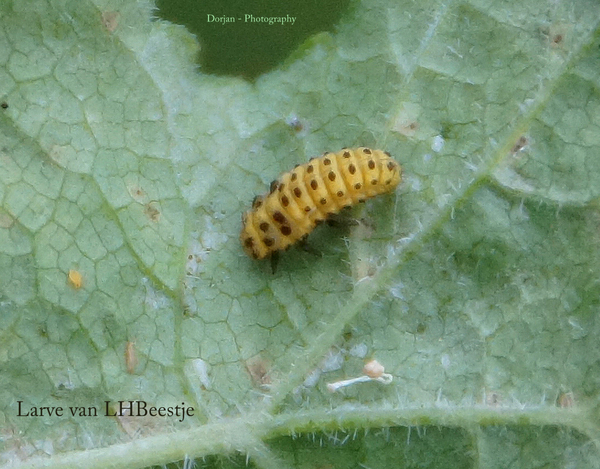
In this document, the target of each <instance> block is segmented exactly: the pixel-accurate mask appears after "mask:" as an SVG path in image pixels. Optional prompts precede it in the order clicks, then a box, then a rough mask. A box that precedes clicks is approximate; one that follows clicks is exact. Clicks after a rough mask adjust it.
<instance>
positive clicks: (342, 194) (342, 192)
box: [336, 191, 344, 197]
mask: <svg viewBox="0 0 600 469" xmlns="http://www.w3.org/2000/svg"><path fill="white" fill-rule="evenodd" d="M336 195H337V196H338V197H344V191H337V194H336Z"/></svg>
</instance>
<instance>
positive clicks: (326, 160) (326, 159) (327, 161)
mask: <svg viewBox="0 0 600 469" xmlns="http://www.w3.org/2000/svg"><path fill="white" fill-rule="evenodd" d="M330 164H331V160H330V159H329V158H325V159H324V160H323V165H324V166H329V165H330Z"/></svg>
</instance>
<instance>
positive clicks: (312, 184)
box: [310, 179, 319, 191]
mask: <svg viewBox="0 0 600 469" xmlns="http://www.w3.org/2000/svg"><path fill="white" fill-rule="evenodd" d="M310 187H311V189H312V190H313V191H316V190H317V188H318V187H319V184H317V181H316V180H314V179H313V180H312V181H310Z"/></svg>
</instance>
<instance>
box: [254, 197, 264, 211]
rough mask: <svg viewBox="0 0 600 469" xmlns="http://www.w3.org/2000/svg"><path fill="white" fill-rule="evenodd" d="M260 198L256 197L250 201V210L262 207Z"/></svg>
mask: <svg viewBox="0 0 600 469" xmlns="http://www.w3.org/2000/svg"><path fill="white" fill-rule="evenodd" d="M262 202H263V201H262V197H261V196H260V195H257V196H255V197H254V199H252V208H259V207H260V206H261V205H262Z"/></svg>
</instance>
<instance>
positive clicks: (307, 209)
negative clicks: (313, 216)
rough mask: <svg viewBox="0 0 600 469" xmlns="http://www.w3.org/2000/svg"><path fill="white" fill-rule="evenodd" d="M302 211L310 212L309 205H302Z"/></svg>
mask: <svg viewBox="0 0 600 469" xmlns="http://www.w3.org/2000/svg"><path fill="white" fill-rule="evenodd" d="M304 211H305V212H306V213H308V212H310V207H309V206H308V205H307V206H306V207H304Z"/></svg>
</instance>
